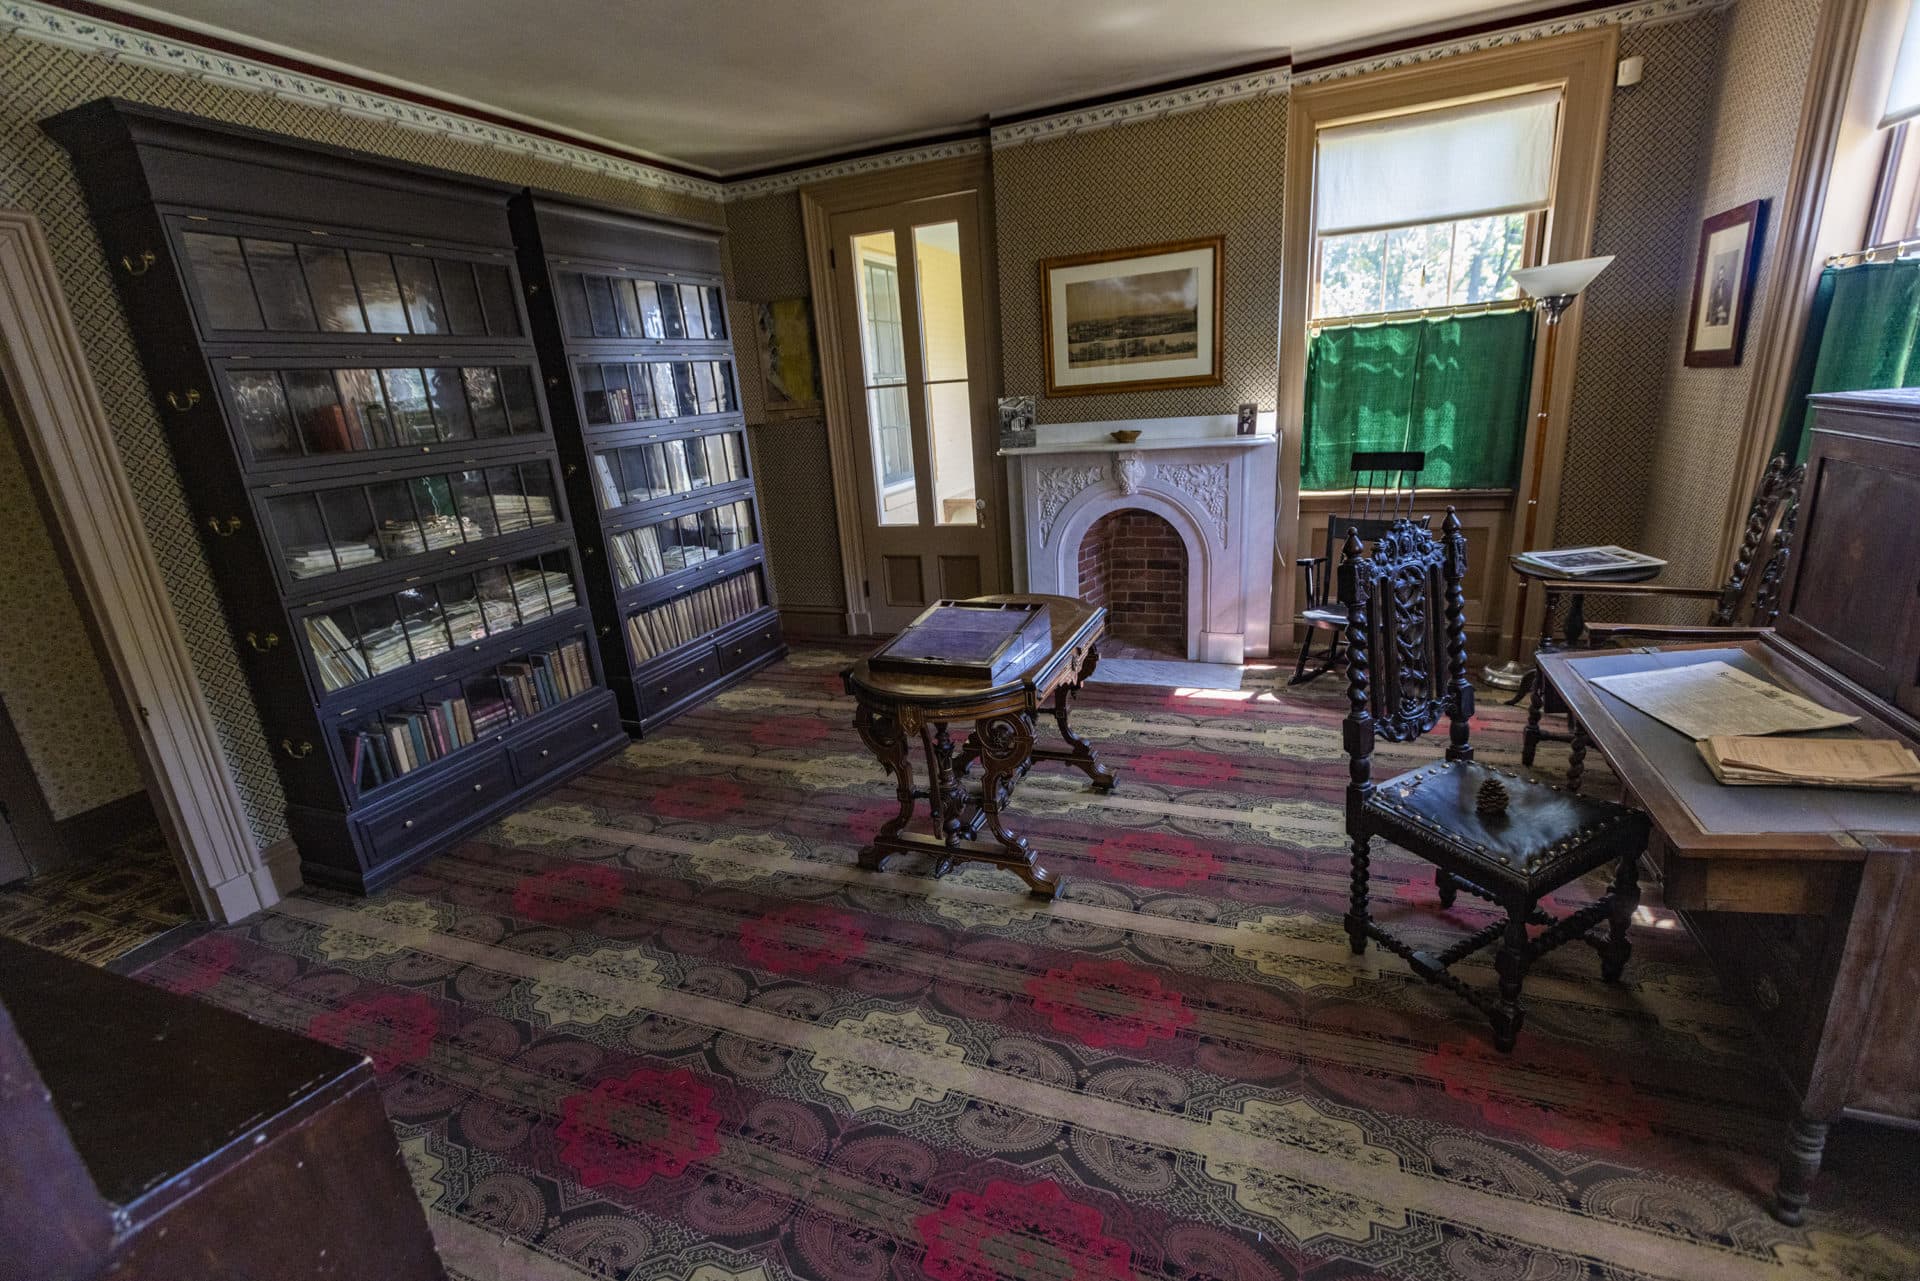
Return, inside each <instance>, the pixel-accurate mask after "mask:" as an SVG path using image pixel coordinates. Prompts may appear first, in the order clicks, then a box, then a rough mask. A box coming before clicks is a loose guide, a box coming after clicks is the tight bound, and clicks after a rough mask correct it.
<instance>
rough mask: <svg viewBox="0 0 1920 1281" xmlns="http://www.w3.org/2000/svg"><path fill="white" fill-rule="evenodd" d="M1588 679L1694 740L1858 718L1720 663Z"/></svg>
mask: <svg viewBox="0 0 1920 1281" xmlns="http://www.w3.org/2000/svg"><path fill="white" fill-rule="evenodd" d="M1593 683H1594V684H1595V685H1598V686H1599V687H1600V688H1601V689H1604V690H1606V691H1607V692H1608V693H1609V694H1612V695H1613V696H1614V697H1615V698H1618V699H1619V700H1620V701H1622V702H1624V703H1630V704H1632V705H1633V706H1635V707H1637V708H1639V709H1640V710H1641V711H1643V712H1645V713H1646V714H1647V715H1649V716H1651V717H1653V718H1654V719H1655V720H1657V721H1662V722H1664V723H1665V724H1668V725H1671V726H1672V727H1673V728H1675V729H1677V730H1679V731H1680V732H1681V733H1682V734H1685V735H1686V736H1687V737H1688V738H1691V739H1693V740H1695V741H1696V742H1697V741H1699V740H1700V739H1704V738H1712V737H1713V736H1714V735H1716V734H1721V735H1743V734H1788V733H1793V732H1795V731H1799V730H1810V729H1834V728H1837V727H1838V726H1841V725H1851V724H1853V723H1854V721H1856V720H1858V719H1859V718H1858V717H1856V716H1847V715H1843V714H1842V713H1840V712H1835V711H1831V710H1829V709H1827V708H1825V707H1822V706H1820V704H1818V703H1815V702H1811V701H1809V700H1807V699H1804V698H1802V697H1800V696H1799V695H1798V694H1795V693H1792V692H1790V691H1788V690H1784V689H1781V688H1780V687H1779V686H1778V685H1770V684H1768V683H1767V682H1766V681H1763V680H1761V679H1759V678H1758V677H1755V676H1749V675H1747V673H1745V672H1743V671H1740V670H1739V669H1738V668H1734V667H1729V666H1727V665H1726V664H1725V663H1722V662H1707V663H1695V664H1693V665H1692V666H1689V667H1662V668H1658V669H1656V670H1653V671H1646V672H1624V673H1622V674H1621V675H1618V676H1597V677H1595V678H1594V680H1593Z"/></svg>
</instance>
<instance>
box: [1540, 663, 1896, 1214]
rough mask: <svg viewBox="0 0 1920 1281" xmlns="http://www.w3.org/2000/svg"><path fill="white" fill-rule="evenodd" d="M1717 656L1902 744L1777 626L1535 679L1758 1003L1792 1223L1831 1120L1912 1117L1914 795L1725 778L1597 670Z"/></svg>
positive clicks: (1670, 895) (1741, 991) (1672, 899)
mask: <svg viewBox="0 0 1920 1281" xmlns="http://www.w3.org/2000/svg"><path fill="white" fill-rule="evenodd" d="M1713 660H1718V661H1720V662H1724V663H1727V664H1728V665H1730V666H1733V667H1737V668H1740V669H1742V670H1744V671H1747V672H1750V673H1752V674H1754V675H1756V676H1761V677H1764V678H1766V679H1768V680H1771V681H1773V682H1774V683H1776V684H1779V685H1783V686H1785V687H1787V688H1789V689H1792V690H1795V691H1797V692H1799V693H1802V694H1804V695H1806V696H1807V697H1809V698H1811V699H1813V700H1815V701H1816V702H1819V703H1822V704H1825V705H1826V706H1828V707H1832V708H1836V709H1838V710H1841V711H1844V712H1848V713H1850V714H1853V715H1858V716H1859V717H1860V718H1861V720H1860V728H1861V729H1862V730H1864V731H1865V732H1867V733H1869V734H1873V735H1875V736H1879V737H1891V738H1902V739H1905V740H1906V741H1908V742H1909V743H1913V742H1914V740H1913V737H1912V734H1911V730H1910V728H1909V726H1908V725H1907V724H1906V723H1904V722H1903V721H1900V720H1898V719H1895V718H1894V717H1893V716H1890V715H1889V709H1888V708H1887V706H1886V705H1885V704H1884V703H1881V702H1879V701H1878V700H1876V699H1874V698H1872V696H1870V695H1868V694H1866V692H1865V691H1863V690H1860V689H1859V688H1858V687H1857V686H1853V685H1851V684H1850V683H1849V682H1847V681H1845V680H1844V678H1841V677H1840V676H1838V674H1837V673H1835V672H1834V671H1833V669H1832V668H1830V667H1827V666H1825V665H1824V664H1822V663H1820V662H1818V661H1817V660H1815V659H1813V658H1812V657H1811V656H1809V655H1808V654H1806V653H1805V652H1804V651H1801V650H1799V649H1797V648H1795V647H1794V646H1793V645H1791V644H1790V643H1788V642H1786V641H1784V640H1782V639H1781V638H1779V637H1778V636H1776V635H1773V634H1768V635H1766V636H1763V637H1759V638H1755V639H1751V640H1745V641H1741V642H1738V643H1736V644H1731V645H1725V644H1719V645H1715V644H1708V645H1687V646H1675V647H1671V648H1667V649H1657V650H1614V651H1600V652H1593V651H1589V652H1586V653H1577V652H1568V651H1561V652H1557V653H1548V654H1541V655H1540V656H1539V663H1540V671H1541V675H1542V676H1543V678H1544V679H1546V680H1547V681H1549V682H1551V684H1552V686H1553V688H1554V689H1556V690H1558V691H1559V693H1560V695H1561V696H1562V697H1563V698H1564V699H1565V700H1566V703H1567V707H1568V710H1569V711H1570V712H1571V713H1572V715H1573V717H1574V719H1575V720H1576V721H1577V722H1578V723H1579V725H1580V726H1581V727H1582V729H1583V730H1584V731H1585V733H1586V734H1587V736H1588V738H1589V739H1590V740H1591V742H1592V744H1593V747H1594V748H1595V749H1596V750H1598V751H1599V752H1600V753H1601V755H1603V756H1605V757H1606V759H1607V762H1608V764H1609V765H1611V766H1612V767H1613V770H1614V772H1615V773H1616V774H1618V775H1619V776H1620V779H1621V781H1622V782H1623V783H1624V784H1625V785H1626V788H1627V791H1628V792H1629V794H1630V795H1631V797H1632V798H1633V799H1634V800H1635V801H1636V802H1637V803H1638V804H1640V805H1642V806H1644V807H1645V809H1646V810H1647V812H1648V814H1650V815H1651V816H1652V819H1653V839H1652V841H1651V843H1650V845H1649V854H1650V856H1651V857H1652V859H1653V861H1654V863H1655V865H1656V866H1657V867H1658V868H1659V871H1660V873H1661V876H1662V879H1663V881H1664V886H1665V899H1666V903H1667V906H1669V907H1671V908H1673V909H1675V910H1676V911H1677V912H1678V913H1679V914H1680V916H1681V917H1682V919H1683V920H1684V921H1685V922H1686V924H1687V926H1688V928H1689V929H1691V930H1692V931H1693V933H1694V935H1695V937H1696V938H1698V939H1699V941H1700V944H1701V946H1702V947H1703V948H1704V949H1705V950H1706V952H1707V954H1708V956H1709V957H1710V958H1712V960H1713V963H1714V967H1715V968H1716V969H1717V970H1718V971H1719V973H1720V977H1721V981H1722V982H1723V983H1725V984H1726V986H1727V988H1728V989H1729V990H1730V991H1731V992H1733V993H1734V994H1735V995H1736V996H1737V997H1739V998H1740V999H1741V1000H1742V1001H1743V1003H1744V1004H1745V1005H1746V1006H1747V1007H1748V1008H1749V1009H1750V1010H1751V1012H1752V1013H1753V1016H1754V1019H1755V1022H1756V1023H1757V1024H1758V1026H1759V1030H1760V1032H1761V1035H1762V1037H1763V1039H1764V1040H1765V1041H1766V1043H1767V1045H1768V1048H1769V1049H1770V1050H1771V1051H1772V1053H1773V1055H1774V1057H1775V1059H1776V1061H1777V1063H1778V1065H1779V1067H1780V1069H1781V1071H1782V1073H1783V1075H1784V1076H1785V1077H1786V1080H1787V1083H1788V1084H1789V1085H1790V1086H1791V1087H1792V1089H1793V1091H1794V1094H1795V1096H1796V1097H1797V1098H1798V1100H1799V1115H1798V1116H1797V1117H1796V1118H1795V1119H1794V1121H1793V1123H1792V1125H1791V1127H1790V1129H1789V1134H1788V1138H1787V1145H1786V1153H1785V1156H1784V1158H1783V1160H1782V1162H1781V1170H1780V1183H1779V1187H1778V1190H1777V1192H1776V1199H1775V1210H1774V1212H1775V1214H1776V1215H1777V1216H1778V1217H1780V1218H1781V1219H1783V1220H1785V1221H1787V1222H1789V1223H1797V1222H1799V1220H1800V1216H1801V1211H1802V1210H1803V1209H1804V1207H1805V1205H1806V1201H1807V1195H1808V1190H1809V1187H1810V1185H1811V1183H1812V1180H1813V1176H1814V1175H1815V1173H1816V1172H1817V1171H1818V1170H1819V1167H1820V1156H1821V1151H1822V1149H1823V1147H1824V1145H1825V1142H1826V1131H1827V1125H1828V1123H1829V1122H1831V1121H1832V1119H1833V1118H1834V1117H1835V1116H1837V1115H1839V1114H1841V1113H1843V1112H1845V1113H1849V1114H1855V1115H1863V1116H1868V1117H1879V1118H1892V1119H1900V1120H1904V1121H1912V1120H1916V1119H1920V871H1915V861H1916V859H1917V858H1920V797H1915V796H1910V795H1897V794H1890V793H1875V792H1849V791H1840V790H1837V789H1831V788H1812V787H1727V786H1724V785H1722V784H1720V783H1718V782H1716V781H1715V780H1714V777H1713V775H1712V774H1711V773H1710V772H1709V771H1708V769H1707V766H1706V762H1705V761H1703V760H1702V759H1701V758H1700V753H1699V750H1698V749H1697V748H1696V747H1695V746H1694V743H1693V740H1691V739H1689V738H1688V737H1687V736H1686V735H1684V734H1681V733H1678V732H1677V731H1675V730H1672V729H1670V728H1668V727H1667V726H1666V725H1664V724H1662V723H1660V722H1659V721H1657V720H1654V719H1653V718H1652V717H1650V716H1648V715H1646V714H1645V713H1644V712H1641V711H1639V710H1638V709H1636V708H1634V707H1631V706H1629V705H1628V704H1626V703H1624V702H1622V701H1621V700H1620V699H1618V698H1615V697H1614V696H1613V695H1612V694H1609V693H1607V692H1606V691H1605V690H1603V689H1601V688H1599V687H1598V686H1596V685H1594V684H1593V683H1592V681H1593V678H1595V677H1600V676H1612V675H1617V674H1619V673H1622V672H1634V671H1645V670H1647V669H1649V668H1655V667H1674V666H1681V665H1686V664H1691V663H1702V662H1709V661H1713Z"/></svg>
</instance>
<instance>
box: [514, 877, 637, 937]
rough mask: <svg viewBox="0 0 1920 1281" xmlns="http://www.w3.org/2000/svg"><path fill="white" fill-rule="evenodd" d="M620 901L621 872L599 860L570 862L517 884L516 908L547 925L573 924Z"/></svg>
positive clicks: (515, 893) (519, 912) (515, 910)
mask: <svg viewBox="0 0 1920 1281" xmlns="http://www.w3.org/2000/svg"><path fill="white" fill-rule="evenodd" d="M619 901H620V873H619V872H618V871H616V870H614V869H613V868H611V867H606V866H603V865H602V864H599V863H569V864H566V865H565V866H563V867H550V868H548V869H547V870H546V871H544V872H542V873H540V874H539V875H538V876H529V877H527V878H526V879H525V880H523V881H521V882H520V883H519V884H518V885H516V886H514V887H513V912H514V915H515V916H524V917H526V918H527V919H528V920H530V921H540V922H542V923H544V924H547V925H571V924H573V923H574V922H576V921H584V920H586V919H587V918H588V917H590V916H594V915H597V914H599V913H600V912H604V911H605V910H606V909H608V908H610V907H612V906H613V905H614V904H615V903H617V902H619Z"/></svg>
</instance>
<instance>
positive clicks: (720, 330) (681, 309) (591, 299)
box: [554, 269, 728, 342]
mask: <svg viewBox="0 0 1920 1281" xmlns="http://www.w3.org/2000/svg"><path fill="white" fill-rule="evenodd" d="M554 289H555V292H556V301H557V303H558V304H559V311H560V326H561V328H562V330H563V331H564V332H565V334H566V336H567V337H568V338H582V339H594V338H650V339H653V340H655V341H658V342H678V341H682V340H685V341H693V342H709V341H719V340H723V339H725V338H726V337H727V332H728V331H727V316H726V307H725V303H724V302H723V300H722V297H721V293H720V286H718V285H706V284H695V283H688V282H685V281H675V280H643V279H637V278H632V277H627V276H613V275H604V274H599V273H596V272H591V271H579V270H571V269H560V270H556V271H555V272H554Z"/></svg>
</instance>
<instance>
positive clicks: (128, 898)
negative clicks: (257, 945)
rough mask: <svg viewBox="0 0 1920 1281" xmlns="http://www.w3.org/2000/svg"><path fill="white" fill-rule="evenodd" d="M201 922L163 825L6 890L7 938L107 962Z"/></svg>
mask: <svg viewBox="0 0 1920 1281" xmlns="http://www.w3.org/2000/svg"><path fill="white" fill-rule="evenodd" d="M193 919H194V916H193V904H192V902H191V900H189V899H188V897H187V891H186V887H185V886H184V885H183V884H182V883H181V881H180V870H179V869H178V868H176V867H175V866H174V864H173V855H172V854H170V853H169V852H168V851H167V845H166V840H165V838H163V837H162V836H161V834H160V829H159V828H158V827H145V828H142V829H141V830H139V831H138V832H135V833H132V834H131V835H129V836H128V837H127V838H126V839H125V840H124V841H120V842H117V843H115V845H114V847H113V848H112V849H109V850H103V851H101V852H100V853H99V855H98V856H97V857H94V858H90V859H88V860H87V861H86V862H84V863H81V864H79V865H77V866H74V867H69V868H65V869H62V870H61V871H58V872H48V873H46V874H45V875H43V876H36V877H34V878H33V879H32V880H29V881H25V882H23V883H21V884H19V885H16V886H13V887H11V888H9V889H4V890H0V935H5V936H6V937H8V938H11V939H18V940H19V941H20V942H22V943H31V944H33V945H34V946H35V947H40V948H45V949H46V950H47V951H49V952H58V953H59V954H60V955H62V956H70V957H72V958H74V959H75V960H78V961H86V962H87V963H88V964H91V965H105V964H107V963H108V962H109V961H112V960H114V959H116V958H118V957H120V956H124V955H125V954H126V953H127V952H129V951H131V950H133V949H134V948H136V947H138V946H139V945H141V944H142V943H146V942H149V941H151V940H153V939H155V938H157V937H159V936H160V935H162V934H165V933H166V932H167V931H168V930H171V929H176V928H178V927H180V926H182V925H186V924H187V923H188V922H190V921H192V920H193Z"/></svg>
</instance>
